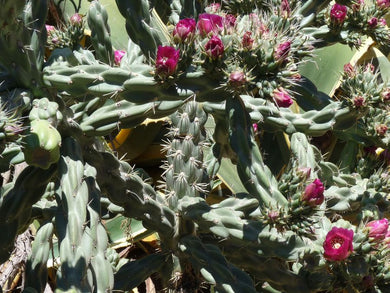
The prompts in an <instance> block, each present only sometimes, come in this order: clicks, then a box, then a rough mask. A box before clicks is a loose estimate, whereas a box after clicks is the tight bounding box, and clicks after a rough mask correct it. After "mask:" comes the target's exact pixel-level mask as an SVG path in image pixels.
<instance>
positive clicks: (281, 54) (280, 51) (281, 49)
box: [274, 41, 291, 61]
mask: <svg viewBox="0 0 390 293" xmlns="http://www.w3.org/2000/svg"><path fill="white" fill-rule="evenodd" d="M290 49H291V42H290V41H286V42H284V43H281V44H279V45H278V46H277V48H276V50H275V53H274V57H275V59H276V60H278V61H284V60H285V59H286V58H287V56H288V54H289V53H290Z"/></svg>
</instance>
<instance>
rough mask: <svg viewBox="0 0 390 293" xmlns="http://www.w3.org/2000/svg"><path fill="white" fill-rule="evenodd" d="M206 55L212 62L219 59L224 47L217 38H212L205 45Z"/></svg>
mask: <svg viewBox="0 0 390 293" xmlns="http://www.w3.org/2000/svg"><path fill="white" fill-rule="evenodd" d="M204 48H205V50H206V54H207V55H208V56H209V57H210V58H211V59H213V60H216V59H218V58H221V57H222V55H223V51H224V49H225V47H224V46H223V43H222V41H221V39H220V38H219V37H217V36H212V37H211V39H210V40H209V41H208V42H207V43H206V45H205V47H204Z"/></svg>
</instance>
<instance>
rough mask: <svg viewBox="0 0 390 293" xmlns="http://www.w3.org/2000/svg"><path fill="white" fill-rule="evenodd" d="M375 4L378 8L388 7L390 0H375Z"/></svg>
mask: <svg viewBox="0 0 390 293" xmlns="http://www.w3.org/2000/svg"><path fill="white" fill-rule="evenodd" d="M376 5H378V6H379V7H380V8H387V7H390V0H376Z"/></svg>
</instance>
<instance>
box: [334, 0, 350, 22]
mask: <svg viewBox="0 0 390 293" xmlns="http://www.w3.org/2000/svg"><path fill="white" fill-rule="evenodd" d="M346 17H347V6H345V5H341V4H338V3H336V4H334V5H333V6H332V8H331V9H330V20H331V21H332V22H333V23H334V24H342V23H343V22H344V20H345V18H346Z"/></svg>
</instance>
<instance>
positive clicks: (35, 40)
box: [0, 0, 47, 96]
mask: <svg viewBox="0 0 390 293" xmlns="http://www.w3.org/2000/svg"><path fill="white" fill-rule="evenodd" d="M46 14H47V1H46V0H44V1H27V2H25V7H24V9H23V13H22V14H21V15H18V16H16V19H15V20H13V19H9V22H8V26H9V27H10V31H12V33H7V34H2V36H0V50H1V51H2V52H3V54H1V56H0V64H1V65H2V68H4V71H5V72H7V74H8V75H9V76H10V77H11V78H12V79H13V80H14V81H15V83H16V85H17V86H19V87H22V88H28V89H31V90H32V92H33V93H34V95H38V96H39V95H40V94H41V89H40V85H41V84H42V72H41V68H42V65H43V58H44V44H45V41H46V34H45V29H44V24H45V20H46ZM11 26H12V29H11Z"/></svg>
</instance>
